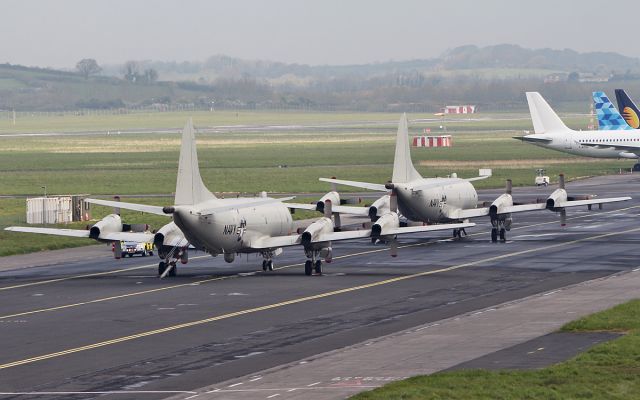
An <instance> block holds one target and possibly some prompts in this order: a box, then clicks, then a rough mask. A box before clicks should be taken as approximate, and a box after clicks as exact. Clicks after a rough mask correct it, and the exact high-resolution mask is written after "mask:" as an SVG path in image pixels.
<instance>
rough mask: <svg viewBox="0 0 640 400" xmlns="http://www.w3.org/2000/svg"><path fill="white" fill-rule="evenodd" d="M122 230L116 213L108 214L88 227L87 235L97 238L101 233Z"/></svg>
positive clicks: (120, 221)
mask: <svg viewBox="0 0 640 400" xmlns="http://www.w3.org/2000/svg"><path fill="white" fill-rule="evenodd" d="M112 232H122V220H121V219H120V216H119V215H118V214H109V215H107V216H106V217H104V218H102V219H101V220H100V221H98V222H96V223H95V224H94V225H93V226H92V227H91V228H90V229H89V237H90V238H91V239H96V240H97V239H98V238H99V237H100V234H101V233H112Z"/></svg>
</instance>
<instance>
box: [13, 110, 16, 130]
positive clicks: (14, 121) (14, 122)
mask: <svg viewBox="0 0 640 400" xmlns="http://www.w3.org/2000/svg"><path fill="white" fill-rule="evenodd" d="M15 125H16V110H15V109H14V110H13V126H15Z"/></svg>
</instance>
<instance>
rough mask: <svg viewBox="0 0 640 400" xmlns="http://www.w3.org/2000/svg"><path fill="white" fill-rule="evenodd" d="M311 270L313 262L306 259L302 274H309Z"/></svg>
mask: <svg viewBox="0 0 640 400" xmlns="http://www.w3.org/2000/svg"><path fill="white" fill-rule="evenodd" d="M312 272H313V263H312V262H311V260H307V261H305V263H304V274H305V275H307V276H311V273H312Z"/></svg>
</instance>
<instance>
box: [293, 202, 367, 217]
mask: <svg viewBox="0 0 640 400" xmlns="http://www.w3.org/2000/svg"><path fill="white" fill-rule="evenodd" d="M283 204H284V205H285V206H287V207H288V208H295V209H300V210H310V211H317V210H316V205H315V204H300V203H283ZM331 211H332V212H334V213H338V214H350V215H359V216H364V217H368V216H369V207H356V206H331Z"/></svg>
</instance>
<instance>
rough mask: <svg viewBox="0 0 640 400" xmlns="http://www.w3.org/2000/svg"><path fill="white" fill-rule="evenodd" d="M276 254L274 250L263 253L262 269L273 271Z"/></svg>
mask: <svg viewBox="0 0 640 400" xmlns="http://www.w3.org/2000/svg"><path fill="white" fill-rule="evenodd" d="M274 256H275V254H274V253H273V252H272V251H265V252H263V253H262V257H263V258H264V260H262V270H263V271H265V272H266V271H273V257H274Z"/></svg>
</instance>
